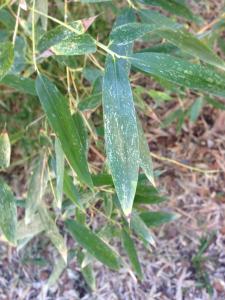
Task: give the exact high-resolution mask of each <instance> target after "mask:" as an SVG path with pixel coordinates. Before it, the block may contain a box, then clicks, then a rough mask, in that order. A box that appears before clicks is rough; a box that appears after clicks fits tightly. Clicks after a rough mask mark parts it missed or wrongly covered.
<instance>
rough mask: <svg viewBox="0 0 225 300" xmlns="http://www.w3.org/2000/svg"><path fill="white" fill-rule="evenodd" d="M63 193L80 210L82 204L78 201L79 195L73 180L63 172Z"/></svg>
mask: <svg viewBox="0 0 225 300" xmlns="http://www.w3.org/2000/svg"><path fill="white" fill-rule="evenodd" d="M63 191H64V193H65V194H66V196H67V197H68V198H69V199H70V200H71V201H72V202H73V203H74V204H76V205H77V206H78V207H80V208H82V203H81V201H80V195H79V192H78V190H77V188H76V186H75V185H74V183H73V178H72V177H71V176H69V175H68V174H67V172H66V171H65V172H64V183H63Z"/></svg>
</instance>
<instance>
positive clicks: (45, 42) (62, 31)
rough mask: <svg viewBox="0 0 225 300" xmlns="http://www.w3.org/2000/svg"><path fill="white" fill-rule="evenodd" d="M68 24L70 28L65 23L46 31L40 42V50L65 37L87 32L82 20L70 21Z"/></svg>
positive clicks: (61, 40)
mask: <svg viewBox="0 0 225 300" xmlns="http://www.w3.org/2000/svg"><path fill="white" fill-rule="evenodd" d="M67 26H68V28H67V27H65V26H63V25H58V26H56V27H55V28H54V29H52V30H49V31H47V32H46V33H44V34H43V36H42V37H41V39H40V41H39V43H38V50H39V51H40V52H43V51H45V50H47V49H49V48H51V47H52V46H54V45H57V44H59V43H60V42H63V40H64V39H69V38H71V37H75V36H78V35H82V34H84V32H85V28H84V25H83V23H82V21H81V20H78V21H73V22H70V23H68V24H67Z"/></svg>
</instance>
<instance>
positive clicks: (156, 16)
mask: <svg viewBox="0 0 225 300" xmlns="http://www.w3.org/2000/svg"><path fill="white" fill-rule="evenodd" d="M138 14H139V15H140V18H141V21H142V22H143V23H150V24H155V25H157V26H158V28H159V27H160V28H161V27H164V28H165V27H166V28H174V29H175V28H176V29H178V28H182V27H184V25H182V24H179V23H177V22H176V21H174V19H172V18H168V17H166V16H164V15H163V14H162V13H160V12H158V11H155V10H150V9H141V10H139V11H138Z"/></svg>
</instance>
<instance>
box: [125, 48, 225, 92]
mask: <svg viewBox="0 0 225 300" xmlns="http://www.w3.org/2000/svg"><path fill="white" fill-rule="evenodd" d="M131 62H132V65H133V66H134V67H135V68H137V69H139V70H140V71H143V72H145V73H147V74H151V75H153V76H157V77H159V78H162V79H165V80H168V81H170V82H174V83H176V84H178V85H181V86H184V87H188V88H191V89H194V90H201V91H204V92H207V93H210V94H214V95H217V96H225V85H224V79H225V76H224V75H223V74H220V73H219V72H216V71H214V70H212V69H211V68H209V67H206V66H202V65H198V64H192V63H190V62H188V61H186V60H183V59H179V58H176V57H174V56H172V55H169V54H162V53H136V54H133V56H132V59H131Z"/></svg>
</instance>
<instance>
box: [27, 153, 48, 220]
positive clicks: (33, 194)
mask: <svg viewBox="0 0 225 300" xmlns="http://www.w3.org/2000/svg"><path fill="white" fill-rule="evenodd" d="M47 183H48V172H47V158H46V156H45V154H44V155H42V156H40V157H39V158H38V159H37V160H36V161H35V162H34V166H33V170H32V175H31V178H30V182H29V187H28V194H27V201H26V211H25V223H26V224H29V223H31V222H32V220H33V218H34V215H35V213H36V211H37V209H38V207H39V205H40V204H41V202H42V198H43V196H44V193H45V190H46V187H47Z"/></svg>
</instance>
